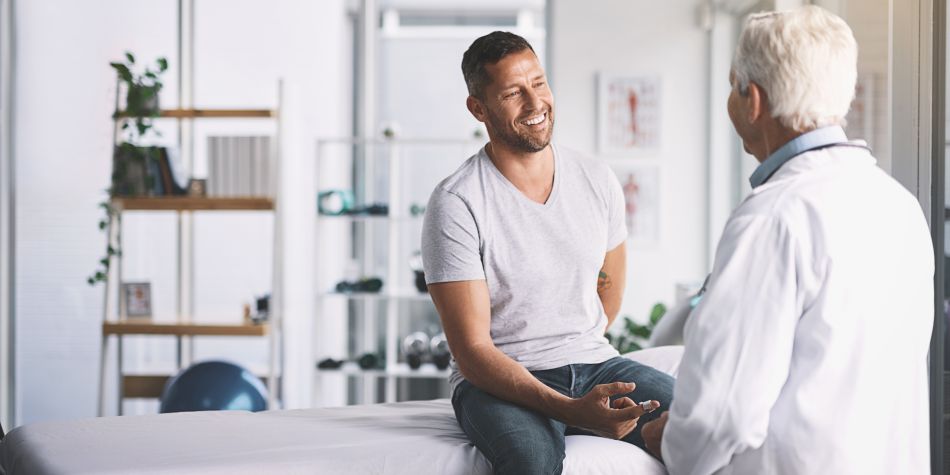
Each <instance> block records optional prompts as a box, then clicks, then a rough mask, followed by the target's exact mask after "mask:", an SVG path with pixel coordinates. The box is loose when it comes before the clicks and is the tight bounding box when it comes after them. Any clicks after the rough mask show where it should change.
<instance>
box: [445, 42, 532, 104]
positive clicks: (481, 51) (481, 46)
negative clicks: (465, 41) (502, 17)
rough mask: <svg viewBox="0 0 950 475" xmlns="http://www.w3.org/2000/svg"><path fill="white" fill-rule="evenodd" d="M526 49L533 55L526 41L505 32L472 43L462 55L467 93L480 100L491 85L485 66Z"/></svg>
mask: <svg viewBox="0 0 950 475" xmlns="http://www.w3.org/2000/svg"><path fill="white" fill-rule="evenodd" d="M526 49H527V50H531V52H532V53H534V48H532V47H531V45H530V44H529V43H528V40H526V39H524V38H522V37H520V36H518V35H516V34H514V33H509V32H507V31H493V32H491V33H489V34H487V35H485V36H482V37H481V38H478V39H477V40H475V41H474V42H472V45H471V46H469V47H468V50H467V51H465V54H464V55H462V76H463V77H464V78H465V85H466V86H468V93H469V94H470V95H472V96H475V97H478V98H481V97H482V92H484V90H485V86H487V85H489V84H490V83H491V76H489V75H488V71H485V65H486V64H495V63H497V62H498V61H501V59H502V58H504V57H505V56H508V55H509V54H512V53H518V52H520V51H524V50H526Z"/></svg>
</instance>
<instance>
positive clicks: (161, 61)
mask: <svg viewBox="0 0 950 475" xmlns="http://www.w3.org/2000/svg"><path fill="white" fill-rule="evenodd" d="M156 62H157V63H158V72H160V73H164V72H165V70H167V69H168V60H167V59H165V58H164V57H161V58H158V60H157V61H156Z"/></svg>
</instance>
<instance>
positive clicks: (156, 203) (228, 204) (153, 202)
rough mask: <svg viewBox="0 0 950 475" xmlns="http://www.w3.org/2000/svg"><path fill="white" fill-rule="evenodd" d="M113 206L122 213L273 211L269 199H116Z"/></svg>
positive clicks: (185, 197)
mask: <svg viewBox="0 0 950 475" xmlns="http://www.w3.org/2000/svg"><path fill="white" fill-rule="evenodd" d="M112 203H113V205H115V207H116V208H119V209H121V210H122V211H202V210H205V211H213V210H218V211H254V210H272V209H274V200H273V198H269V197H242V198H208V197H200V196H142V197H116V198H113V199H112Z"/></svg>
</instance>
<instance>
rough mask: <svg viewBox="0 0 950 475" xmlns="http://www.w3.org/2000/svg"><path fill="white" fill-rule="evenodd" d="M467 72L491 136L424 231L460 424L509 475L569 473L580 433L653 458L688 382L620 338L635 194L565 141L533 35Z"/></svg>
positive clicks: (492, 43)
mask: <svg viewBox="0 0 950 475" xmlns="http://www.w3.org/2000/svg"><path fill="white" fill-rule="evenodd" d="M462 73H463V75H464V77H465V82H466V84H467V86H468V91H469V97H468V99H467V101H466V105H467V106H468V110H469V111H470V112H471V113H472V115H473V116H474V117H475V118H476V119H478V120H479V121H480V122H482V123H484V124H485V127H486V129H487V131H488V136H489V139H490V140H489V143H488V144H487V145H486V146H485V147H484V148H483V149H482V150H480V151H479V152H478V153H477V154H475V155H474V156H473V157H471V158H469V159H468V160H467V161H466V162H465V163H464V164H463V165H462V166H461V167H460V168H459V169H458V171H456V172H455V173H453V174H452V175H451V176H449V177H448V178H446V179H445V180H444V181H442V182H441V183H440V184H439V185H438V186H437V187H436V189H435V191H433V193H432V197H431V199H430V200H429V205H428V207H427V211H426V217H425V224H424V226H423V235H422V251H423V262H424V267H425V276H426V281H427V283H428V284H429V292H430V294H431V295H432V299H433V301H434V302H435V305H436V308H437V309H438V311H439V315H440V316H441V319H442V326H443V329H444V330H445V333H446V336H447V337H448V340H449V346H450V347H451V348H452V354H453V357H454V363H453V373H452V376H451V378H450V381H451V383H452V386H453V394H452V405H453V407H454V408H455V414H456V417H457V419H458V422H459V425H460V426H461V427H462V429H463V430H464V431H465V433H466V434H467V435H468V437H469V438H470V439H471V441H472V442H473V443H474V444H475V445H476V446H477V447H478V449H479V450H480V451H481V452H482V454H484V455H485V457H487V458H488V460H489V461H491V463H492V467H493V470H494V471H495V473H517V474H534V473H544V474H550V473H560V471H561V468H562V462H563V459H564V436H565V433H570V432H578V433H592V434H596V435H600V436H604V437H610V438H614V439H622V440H624V441H626V442H629V443H632V444H636V445H638V446H640V447H641V448H642V447H643V439H642V437H641V436H640V431H639V426H638V422H641V419H642V422H646V421H648V420H652V419H653V418H654V417H655V415H656V413H655V412H652V411H653V410H654V409H656V408H657V407H663V408H666V407H668V406H669V404H670V398H671V394H672V387H673V378H671V377H670V376H668V375H666V374H664V373H662V372H660V371H657V370H655V369H653V368H650V367H647V366H644V365H641V364H638V363H636V362H633V361H631V360H628V359H626V358H623V357H621V356H620V355H618V353H617V351H616V350H615V349H614V348H613V347H611V346H610V344H609V343H608V342H607V340H606V338H605V337H604V333H605V331H606V329H607V328H608V327H609V325H610V323H611V322H612V321H613V319H614V318H615V317H616V316H617V312H618V311H619V309H620V301H621V298H622V295H623V287H624V277H625V271H626V248H625V244H624V243H625V241H626V236H627V230H626V227H625V224H624V199H623V192H622V190H621V188H620V184H619V183H618V181H617V179H616V177H615V176H614V175H613V173H612V172H611V171H610V169H609V168H608V167H607V166H606V165H605V164H603V163H601V162H595V161H591V160H588V159H586V158H584V157H582V156H580V155H579V154H577V153H576V152H573V151H571V150H567V149H564V148H561V147H555V146H554V145H552V144H551V133H552V131H553V128H554V116H555V113H554V97H553V96H552V94H551V90H550V89H549V88H548V83H547V79H546V78H545V74H544V69H543V68H542V67H541V64H540V63H539V62H538V58H537V56H536V55H535V53H534V50H533V49H532V48H531V45H529V44H528V42H527V41H525V40H524V38H521V37H520V36H517V35H514V34H511V33H506V32H494V33H491V34H489V35H486V36H483V37H481V38H479V39H477V40H475V42H474V43H472V45H471V46H470V47H469V49H468V51H466V52H465V55H464V57H463V58H462ZM635 401H636V402H635ZM638 403H642V404H638ZM645 411H646V412H645ZM641 416H642V417H641Z"/></svg>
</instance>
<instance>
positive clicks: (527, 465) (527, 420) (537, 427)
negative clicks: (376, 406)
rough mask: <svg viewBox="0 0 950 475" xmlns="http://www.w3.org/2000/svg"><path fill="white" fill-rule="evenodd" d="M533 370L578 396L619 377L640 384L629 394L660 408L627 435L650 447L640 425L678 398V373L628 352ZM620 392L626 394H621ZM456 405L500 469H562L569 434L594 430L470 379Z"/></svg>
mask: <svg viewBox="0 0 950 475" xmlns="http://www.w3.org/2000/svg"><path fill="white" fill-rule="evenodd" d="M531 374H533V375H534V377H535V378H538V380H540V381H541V382H542V383H544V384H545V385H547V386H548V387H550V388H551V389H554V390H555V391H557V392H559V393H561V394H563V395H565V396H568V397H572V398H578V397H581V396H583V395H585V394H587V393H588V392H589V391H590V390H591V389H593V388H594V386H596V385H598V384H608V383H613V382H617V381H623V382H634V383H636V384H637V387H636V389H634V391H633V392H632V393H629V394H627V396H628V397H630V399H633V401H634V402H641V401H647V400H651V399H655V400H657V401H659V402H660V408H659V409H657V410H656V411H653V412H652V413H649V414H644V415H643V417H641V418H640V421H639V423H638V424H637V428H636V429H634V430H633V432H631V433H630V434H627V436H626V437H624V438H623V439H622V440H623V441H624V442H628V443H631V444H634V445H636V446H637V447H640V448H642V449H644V450H645V447H644V445H643V438H642V437H641V436H640V429H641V428H642V427H643V425H644V424H646V423H647V422H649V421H652V420H653V419H656V418H657V417H659V416H660V414H661V413H662V412H663V411H666V410H668V409H669V407H670V403H671V402H672V401H673V381H674V380H673V377H672V376H670V375H668V374H666V373H663V372H661V371H658V370H656V369H653V368H651V367H649V366H646V365H642V364H640V363H637V362H635V361H632V360H629V359H627V358H623V357H620V356H618V357H615V358H611V359H609V360H607V361H604V362H603V363H598V364H572V365H567V366H562V367H560V368H554V369H548V370H541V371H532V372H531ZM618 397H620V396H618ZM452 407H453V408H454V409H455V418H456V419H457V420H458V422H459V426H461V427H462V430H463V431H465V434H467V435H468V438H469V440H471V441H472V443H474V444H475V446H476V447H478V450H479V451H481V453H482V454H483V455H484V456H485V457H486V458H488V460H489V461H490V462H491V464H492V469H493V471H494V472H495V473H498V474H509V473H510V474H545V475H547V474H552V473H555V474H556V473H561V469H562V468H563V463H564V436H565V435H571V434H586V435H592V434H590V433H589V432H586V431H583V430H581V429H578V428H575V427H568V426H567V425H566V424H564V423H563V422H561V421H558V420H554V419H550V418H548V417H547V416H545V415H543V414H541V413H538V412H535V411H533V410H530V409H526V408H524V407H521V406H519V405H517V404H514V403H511V402H508V401H505V400H502V399H498V398H496V397H494V396H492V395H490V394H488V393H486V392H485V391H482V390H481V389H478V388H476V387H475V386H474V385H472V384H471V383H469V382H468V381H462V382H461V383H460V384H459V385H458V386H457V387H456V388H455V392H454V393H453V394H452Z"/></svg>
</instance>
